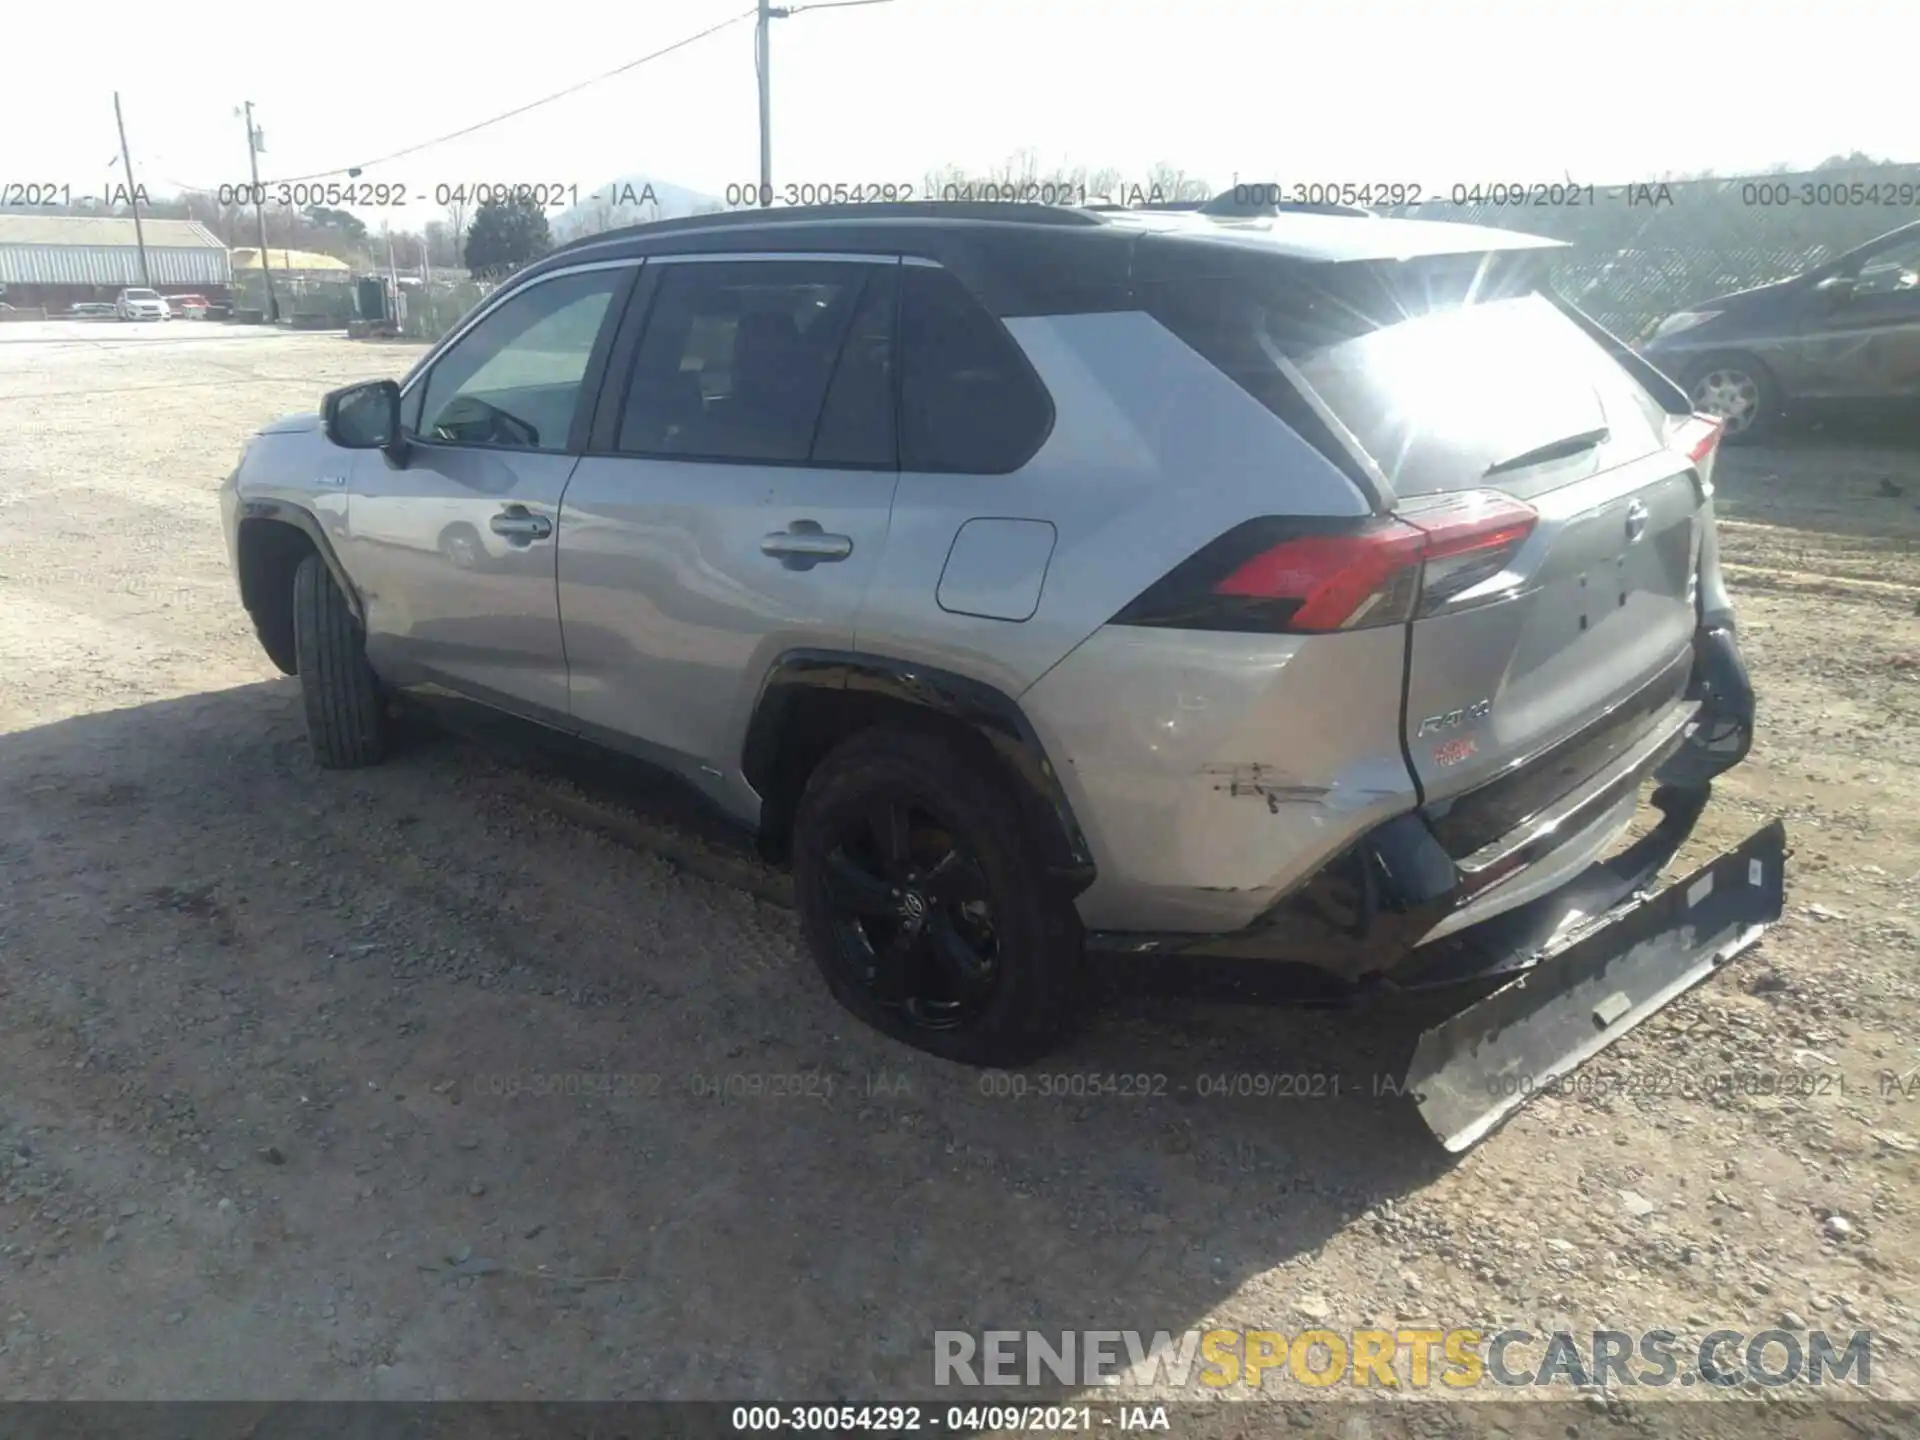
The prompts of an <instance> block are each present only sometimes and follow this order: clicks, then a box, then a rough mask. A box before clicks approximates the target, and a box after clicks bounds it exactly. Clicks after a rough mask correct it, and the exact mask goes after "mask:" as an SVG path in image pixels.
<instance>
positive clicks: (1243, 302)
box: [1149, 256, 1660, 496]
mask: <svg viewBox="0 0 1920 1440" xmlns="http://www.w3.org/2000/svg"><path fill="white" fill-rule="evenodd" d="M1149 308H1150V309H1151V310H1152V312H1153V313H1154V314H1155V315H1156V316H1157V317H1158V318H1159V319H1160V321H1161V322H1162V323H1163V324H1165V325H1167V326H1168V327H1169V328H1170V329H1172V330H1173V331H1174V333H1175V334H1177V335H1179V336H1180V337H1181V339H1183V340H1185V341H1186V342H1187V343H1188V344H1189V345H1191V346H1193V348H1194V349H1196V350H1198V351H1199V352H1200V353H1201V354H1202V355H1204V356H1206V357H1207V358H1208V359H1209V360H1211V361H1212V362H1213V363H1214V364H1215V365H1216V366H1217V367H1219V368H1220V369H1221V370H1223V371H1225V372H1226V373H1227V374H1228V375H1230V376H1231V377H1232V378H1233V379H1234V380H1235V381H1236V382H1238V383H1239V384H1240V385H1241V386H1242V388H1244V389H1246V390H1247V391H1248V392H1249V393H1250V394H1252V395H1253V396H1254V397H1255V398H1256V399H1259V400H1260V401H1261V402H1262V403H1263V404H1266V405H1267V406H1268V407H1269V408H1270V409H1272V410H1273V411H1274V412H1275V413H1276V414H1278V415H1280V416H1281V418H1282V419H1284V420H1286V421H1287V422H1288V423H1289V424H1291V425H1293V427H1294V428H1295V429H1297V430H1300V431H1301V433H1302V434H1303V435H1305V436H1306V438H1307V439H1309V440H1311V441H1313V442H1314V443H1315V444H1316V445H1318V446H1320V448H1321V449H1322V450H1324V451H1326V452H1327V453H1328V454H1329V456H1330V458H1333V459H1335V460H1336V461H1337V462H1342V463H1347V464H1350V463H1351V460H1350V457H1349V456H1348V455H1347V454H1345V453H1344V449H1345V447H1344V445H1343V443H1342V442H1341V440H1339V439H1338V438H1336V437H1337V432H1336V431H1335V429H1334V427H1333V426H1329V425H1327V424H1326V422H1325V419H1324V417H1323V416H1321V415H1320V414H1319V413H1317V411H1316V410H1315V408H1314V406H1312V405H1311V404H1309V403H1307V401H1308V400H1309V398H1311V399H1313V400H1317V401H1318V402H1319V403H1320V405H1321V406H1324V409H1325V410H1326V411H1327V412H1330V413H1331V415H1332V417H1333V418H1334V420H1336V421H1337V422H1338V425H1339V427H1342V428H1344V429H1345V430H1346V431H1347V432H1349V433H1350V434H1351V436H1352V437H1353V439H1354V440H1355V441H1357V442H1358V444H1359V446H1360V448H1361V449H1362V450H1363V451H1364V452H1365V453H1366V454H1367V456H1368V457H1369V458H1371V459H1372V461H1373V462H1374V464H1375V465H1376V466H1378V467H1379V469H1380V471H1381V473H1383V474H1384V475H1385V476H1386V477H1387V479H1388V480H1389V482H1390V483H1391V484H1392V486H1393V489H1394V492H1395V494H1396V495H1399V496H1413V495H1430V494H1433V493H1436V492H1438V491H1445V490H1463V489H1472V488H1475V487H1476V486H1478V485H1480V484H1482V483H1493V482H1489V481H1488V480H1487V478H1486V477H1487V472H1488V470H1489V469H1490V468H1491V467H1493V466H1497V465H1501V464H1503V463H1505V462H1511V461H1513V460H1514V459H1515V458H1516V457H1519V456H1523V455H1527V454H1529V453H1531V452H1534V451H1537V450H1540V449H1542V448H1543V447H1547V446H1553V445H1557V444H1561V443H1563V442H1566V441H1568V440H1570V439H1572V438H1574V437H1579V436H1594V435H1596V434H1598V433H1599V432H1602V431H1604V432H1606V434H1607V439H1606V440H1605V441H1604V442H1603V443H1599V444H1596V445H1595V446H1594V448H1593V449H1591V450H1589V451H1583V452H1580V454H1579V455H1578V456H1576V457H1575V458H1574V460H1573V461H1571V462H1567V463H1553V464H1546V465H1541V466H1537V467H1524V468H1522V469H1518V470H1509V471H1507V472H1505V473H1503V474H1501V475H1500V476H1499V478H1498V481H1497V484H1498V488H1500V489H1503V490H1507V491H1510V492H1513V493H1516V494H1523V495H1524V494H1527V493H1537V492H1538V491H1539V490H1541V489H1545V488H1547V487H1549V486H1553V485H1560V484H1565V483H1568V482H1569V481H1571V480H1573V479H1576V478H1578V477H1579V474H1584V473H1591V471H1592V469H1593V468H1594V467H1595V466H1597V465H1600V464H1602V463H1605V464H1617V463H1621V462H1623V461H1625V460H1627V459H1631V458H1636V457H1637V456H1639V455H1644V454H1648V453H1651V452H1652V451H1653V450H1655V449H1657V448H1659V445H1660V439H1659V433H1660V432H1659V419H1658V413H1657V412H1658V406H1657V405H1656V404H1655V403H1654V401H1653V400H1652V397H1650V396H1647V395H1645V394H1644V393H1643V392H1641V390H1640V387H1639V386H1638V385H1637V384H1636V383H1635V382H1634V381H1633V380H1632V378H1631V377H1630V376H1629V375H1628V374H1627V373H1626V372H1625V371H1624V370H1622V369H1621V368H1620V367H1619V366H1618V365H1617V364H1615V363H1614V361H1613V359H1612V357H1610V356H1609V355H1608V354H1607V353H1606V351H1605V350H1603V349H1602V348H1601V347H1600V346H1599V345H1598V344H1596V343H1595V342H1594V341H1593V340H1592V339H1590V338H1589V337H1588V336H1587V335H1586V333H1585V332H1583V331H1582V330H1581V329H1580V327H1579V326H1578V325H1576V324H1575V323H1574V322H1573V321H1572V320H1570V319H1568V318H1567V316H1566V315H1564V314H1562V313H1561V311H1560V310H1559V309H1558V308H1557V307H1556V306H1555V305H1554V303H1553V302H1552V301H1551V300H1550V299H1548V298H1547V297H1546V296H1545V295H1543V294H1540V293H1538V292H1536V291H1535V290H1533V289H1532V288H1531V286H1530V284H1529V283H1528V282H1527V280H1526V279H1525V272H1524V270H1522V269H1520V268H1519V267H1517V266H1515V267H1511V268H1507V267H1503V266H1501V265H1499V264H1496V263H1494V262H1491V261H1489V260H1487V259H1486V258H1485V257H1477V256H1465V257H1461V256H1449V257H1444V258H1441V259H1434V260H1424V261H1400V262H1377V261H1368V262H1361V263H1354V264H1340V265H1308V264H1299V263H1293V262H1277V263H1275V264H1274V265H1272V266H1271V267H1269V273H1267V274H1262V275H1258V276H1255V275H1251V274H1249V273H1246V272H1242V273H1241V274H1238V275H1235V276H1233V277H1231V278H1208V279H1194V280H1188V279H1181V280H1176V281H1168V282H1164V283H1163V284H1161V285H1159V286H1157V287H1156V293H1155V294H1154V295H1153V296H1151V297H1150V299H1149ZM1303 386H1304V393H1303V388H1302V387H1303ZM1569 463H1570V464H1571V466H1572V468H1571V469H1570V468H1569ZM1576 472H1577V473H1576Z"/></svg>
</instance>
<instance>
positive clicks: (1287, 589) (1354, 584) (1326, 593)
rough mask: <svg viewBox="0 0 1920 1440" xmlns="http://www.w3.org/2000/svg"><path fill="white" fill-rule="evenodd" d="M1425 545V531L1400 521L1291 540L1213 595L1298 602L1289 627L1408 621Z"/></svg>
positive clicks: (1334, 627) (1244, 567) (1255, 560)
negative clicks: (1352, 532) (1413, 581)
mask: <svg viewBox="0 0 1920 1440" xmlns="http://www.w3.org/2000/svg"><path fill="white" fill-rule="evenodd" d="M1424 544H1425V541H1424V539H1423V537H1422V536H1421V534H1420V532H1419V531H1418V530H1415V529H1413V528H1412V527H1411V526H1408V525H1401V524H1399V523H1397V522H1395V521H1388V522H1386V523H1385V524H1382V525H1378V526H1374V527H1371V528H1370V529H1368V530H1364V531H1362V532H1360V533H1359V534H1356V535H1308V536H1303V537H1301V538H1300V539H1298V540H1285V541H1282V542H1281V543H1280V544H1278V545H1276V546H1274V547H1273V548H1272V549H1271V550H1265V551H1262V552H1261V553H1260V554H1258V555H1256V556H1254V557H1253V558H1252V559H1251V560H1249V561H1247V562H1246V563H1245V564H1244V565H1241V566H1240V567H1239V568H1237V569H1236V570H1235V571H1234V572H1233V573H1232V574H1231V575H1229V576H1227V577H1226V579H1224V580H1222V581H1220V583H1219V584H1217V585H1215V586H1214V587H1213V593H1214V594H1216V595H1237V596H1243V597H1247V598H1251V599H1260V600H1282V601H1294V602H1296V603H1297V607H1298V608H1296V609H1295V610H1294V611H1293V613H1292V615H1290V616H1289V617H1288V620H1287V629H1289V630H1342V629H1348V628H1351V627H1352V626H1354V625H1358V624H1362V623H1365V622H1366V621H1367V620H1368V619H1369V618H1372V619H1373V621H1374V623H1375V624H1382V623H1385V622H1386V621H1389V620H1404V619H1405V618H1406V612H1407V607H1408V605H1409V604H1410V603H1411V601H1412V597H1413V585H1412V584H1411V579H1412V576H1413V574H1414V572H1415V571H1417V569H1418V567H1419V564H1420V554H1421V550H1422V548H1423V546H1424Z"/></svg>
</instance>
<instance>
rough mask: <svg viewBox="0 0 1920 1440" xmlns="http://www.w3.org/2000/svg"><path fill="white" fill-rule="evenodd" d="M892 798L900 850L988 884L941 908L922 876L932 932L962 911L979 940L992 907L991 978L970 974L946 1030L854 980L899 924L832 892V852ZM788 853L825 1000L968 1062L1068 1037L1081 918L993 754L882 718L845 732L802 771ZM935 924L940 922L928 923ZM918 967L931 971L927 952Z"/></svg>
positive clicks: (1033, 1050) (1033, 1051) (1018, 1056)
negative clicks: (1058, 885)
mask: <svg viewBox="0 0 1920 1440" xmlns="http://www.w3.org/2000/svg"><path fill="white" fill-rule="evenodd" d="M901 805H903V806H905V807H907V813H909V814H910V815H911V816H912V817H913V818H912V821H911V823H910V824H909V825H903V832H902V833H903V834H905V835H910V836H911V839H910V842H909V847H908V848H909V849H913V848H914V847H919V849H918V852H917V853H918V854H920V855H922V856H924V855H928V854H938V853H940V852H941V849H942V847H947V848H949V849H950V851H951V853H953V854H955V855H964V856H966V857H967V859H968V861H969V862H970V863H971V866H972V869H971V870H970V872H969V873H970V874H971V875H973V876H974V877H975V881H976V882H984V883H983V884H976V885H974V886H973V887H971V888H972V889H973V890H974V891H975V892H976V893H979V892H983V893H984V901H969V902H966V904H965V905H962V906H959V907H957V908H956V907H954V906H951V905H948V906H942V903H941V902H940V901H939V900H938V899H937V898H935V896H936V892H935V890H934V889H933V888H932V882H931V877H930V876H929V877H927V878H928V879H929V889H928V891H927V897H928V898H927V907H928V908H927V912H926V913H927V919H926V921H925V929H926V933H927V934H928V935H929V936H934V935H936V933H937V934H939V935H941V936H943V937H948V938H950V937H951V936H952V935H953V934H954V920H955V919H956V918H958V919H959V920H960V922H961V923H962V925H963V926H964V927H965V928H967V929H968V930H969V932H970V933H971V934H972V935H974V936H975V937H977V936H979V935H980V934H982V933H984V932H983V930H982V929H981V928H979V919H978V917H979V916H980V915H985V916H988V917H990V919H989V920H988V922H987V924H986V925H985V927H984V930H985V931H987V932H990V933H991V937H992V938H991V941H990V942H989V944H988V945H987V946H986V947H984V948H986V949H987V950H989V951H991V959H990V968H989V970H988V971H987V972H985V973H987V974H988V975H989V977H990V978H986V979H980V978H979V976H978V975H976V976H975V980H976V982H977V988H976V989H975V990H974V991H973V992H972V996H971V998H970V1000H969V1002H968V1004H969V1008H970V1012H971V1013H969V1014H968V1015H967V1017H966V1018H965V1019H964V1020H962V1021H950V1022H948V1028H934V1027H933V1026H931V1025H930V1024H929V1023H928V1022H927V1019H926V1017H925V1016H924V1015H923V1014H916V1012H915V1008H914V1007H915V1006H918V1005H920V1003H921V1002H919V1001H918V1000H916V1001H913V1002H911V1003H910V1004H903V1003H901V1002H900V1001H899V1000H898V999H897V998H894V999H888V998H883V997H882V996H881V995H879V994H876V993H875V990H874V988H872V986H873V985H874V984H876V983H878V982H877V981H871V980H870V981H865V982H863V980H862V978H861V977H860V975H859V973H858V971H859V967H860V965H861V964H862V963H864V961H865V960H866V959H867V957H868V956H869V955H870V954H871V952H872V951H874V950H876V949H879V948H882V940H884V938H885V937H886V936H887V934H888V933H889V932H888V929H887V927H888V926H889V925H891V926H895V927H897V926H899V925H900V924H901V923H902V922H900V921H899V920H897V919H891V920H890V919H880V920H877V921H873V920H860V919H857V918H851V917H850V916H849V914H848V912H847V911H846V910H845V909H844V908H836V906H835V904H834V902H833V898H832V893H833V892H832V891H831V890H830V885H829V881H830V877H831V876H835V874H836V872H834V871H833V870H832V869H831V866H830V862H832V861H834V859H835V857H844V856H845V855H846V854H847V846H848V844H849V843H852V844H853V845H855V846H856V847H858V846H860V845H861V844H862V842H861V841H860V840H858V839H856V840H853V841H852V842H849V839H848V837H849V836H859V835H862V834H866V835H871V834H873V833H875V832H874V831H873V830H872V829H871V828H869V829H867V830H862V829H861V827H862V826H863V825H867V826H870V820H869V818H868V817H872V816H874V815H875V814H876V813H878V812H879V811H880V810H881V809H884V808H885V807H888V806H901ZM928 837H932V839H931V842H930V847H931V848H928V846H929V838H928ZM792 853H793V873H794V891H795V894H796V897H797V899H798V901H799V909H800V919H801V925H802V928H803V930H804V931H805V934H806V939H807V946H808V949H809V950H810V951H811V952H812V954H813V958H814V963H815V964H816V965H818V966H819V968H820V973H821V975H822V976H823V977H824V978H825V980H826V982H827V987H828V989H829V990H831V991H832V992H833V995H834V997H835V998H836V999H837V1000H839V1001H840V1003H841V1004H842V1005H844V1006H845V1007H846V1008H847V1009H848V1010H850V1011H852V1012H853V1014H855V1015H856V1016H858V1017H859V1018H860V1019H862V1020H864V1021H865V1022H866V1023H867V1024H869V1025H871V1026H873V1027H874V1028H875V1029H877V1030H879V1031H881V1032H882V1033H884V1034H886V1035H889V1036H891V1037H893V1038H894V1039H896V1040H900V1041H903V1042H904V1043H906V1044H908V1045H912V1046H914V1047H915V1048H916V1049H920V1050H925V1051H927V1052H929V1053H931V1054H934V1055H938V1056H941V1057H942V1058H944V1059H948V1060H955V1061H959V1062H961V1063H963V1064H969V1065H990V1066H1000V1065H1005V1066H1014V1065H1024V1064H1028V1063H1030V1062H1032V1061H1034V1060H1037V1059H1039V1058H1040V1057H1041V1056H1042V1055H1044V1054H1046V1053H1047V1052H1048V1051H1049V1050H1052V1049H1053V1048H1055V1047H1056V1046H1057V1045H1058V1044H1059V1042H1060V1041H1061V1040H1062V1039H1063V1038H1064V1036H1065V1034H1066V1032H1067V1031H1068V1029H1069V1028H1070V1026H1071V1023H1072V1021H1073V1019H1074V1018H1075V1016H1076V1014H1077V1012H1078V1008H1079V1001H1080V999H1081V987H1080V979H1081V953H1082V943H1083V942H1082V934H1081V930H1080V920H1079V916H1078V914H1077V913H1076V912H1075V910H1074V907H1073V901H1072V900H1071V899H1070V898H1069V897H1067V896H1066V895H1064V894H1062V893H1060V892H1059V891H1058V890H1057V889H1055V888H1053V887H1049V886H1048V885H1046V884H1045V883H1043V882H1042V880H1041V878H1040V877H1041V874H1042V862H1041V856H1040V853H1039V848H1038V846H1037V844H1036V843H1035V840H1034V837H1033V835H1032V834H1031V832H1030V831H1029V829H1028V828H1027V825H1026V823H1025V820H1024V817H1023V814H1022V810H1021V806H1020V804H1019V802H1018V801H1017V799H1016V798H1015V796H1014V794H1013V792H1012V791H1011V790H1010V789H1009V784H1008V781H1007V780H1006V779H1005V777H1004V776H1003V775H1002V774H1000V773H999V772H998V770H997V768H996V767H995V766H994V764H993V763H992V762H991V761H990V760H989V759H987V758H985V757H975V756H974V755H971V754H969V753H967V751H966V750H965V749H964V748H963V747H961V746H960V745H957V744H955V743H954V742H952V741H951V740H949V739H947V738H946V737H944V736H941V735H939V734H935V733H921V732H919V731H914V730H906V729H895V728H890V727H881V728H876V729H872V730H866V731H863V732H861V733H859V734H857V735H854V736H852V737H850V738H849V739H847V740H845V741H843V742H842V743H841V744H840V745H839V747H838V748H836V749H835V750H833V751H832V752H831V753H830V754H829V755H828V756H827V757H826V758H825V759H824V760H822V761H821V762H820V764H819V766H818V767H817V768H816V769H815V770H814V772H813V774H812V776H811V777H810V778H809V779H808V782H807V788H806V791H805V793H804V794H803V795H802V796H801V799H800V804H799V808H798V810H797V812H796V814H795V817H794V828H793V849H792ZM864 853H868V854H872V855H875V856H878V855H879V853H880V852H879V851H878V849H874V850H871V851H867V852H864ZM911 863H914V864H918V863H922V862H921V861H919V860H914V861H912V862H911ZM914 873H920V872H914ZM883 883H884V882H883ZM936 924H941V925H944V926H945V929H944V930H942V931H939V932H936V929H935V926H936ZM919 929H920V926H918V925H916V926H915V932H916V933H918V931H919ZM894 933H896V934H897V933H898V932H897V930H896V931H895V932H894ZM876 934H877V935H878V936H880V937H881V940H876V938H875V936H876ZM936 943H937V942H936ZM862 947H865V948H862ZM925 963H926V964H927V965H928V966H929V967H933V966H935V965H936V960H935V959H929V960H927V961H926V962H925ZM936 983H938V982H936ZM933 1008H936V1009H937V1008H938V1005H937V1003H936V1005H935V1006H934V1007H933Z"/></svg>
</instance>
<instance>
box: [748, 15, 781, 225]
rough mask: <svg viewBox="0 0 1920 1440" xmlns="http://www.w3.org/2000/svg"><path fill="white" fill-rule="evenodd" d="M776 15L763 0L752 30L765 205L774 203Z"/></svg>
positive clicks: (761, 186) (762, 195)
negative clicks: (772, 36)
mask: <svg viewBox="0 0 1920 1440" xmlns="http://www.w3.org/2000/svg"><path fill="white" fill-rule="evenodd" d="M782 13H784V12H782ZM773 16H774V9H773V7H772V6H771V5H770V4H768V3H767V0H760V21H759V23H758V24H757V25H756V26H755V27H754V31H753V58H754V65H755V68H757V69H758V70H759V72H760V203H761V205H762V206H767V205H771V204H772V203H773V101H772V98H771V93H770V87H771V79H770V77H769V76H768V74H767V69H768V62H769V60H770V59H771V58H772V53H771V52H772V48H773V47H772V46H771V45H770V44H769V43H768V39H769V33H768V32H769V31H770V30H771V29H772V28H773V26H772V22H773Z"/></svg>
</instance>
